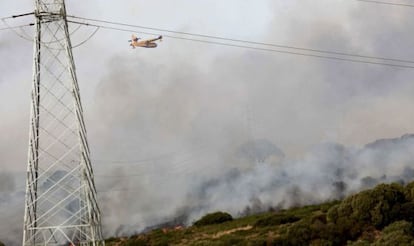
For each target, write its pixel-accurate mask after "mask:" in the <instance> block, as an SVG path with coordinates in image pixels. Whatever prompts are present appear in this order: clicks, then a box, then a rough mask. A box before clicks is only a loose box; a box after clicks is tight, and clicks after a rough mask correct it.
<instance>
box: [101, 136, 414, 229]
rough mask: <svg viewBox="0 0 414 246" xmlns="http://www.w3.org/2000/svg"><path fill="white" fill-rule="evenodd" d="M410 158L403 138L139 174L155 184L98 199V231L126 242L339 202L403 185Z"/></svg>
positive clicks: (408, 141)
mask: <svg viewBox="0 0 414 246" xmlns="http://www.w3.org/2000/svg"><path fill="white" fill-rule="evenodd" d="M246 144H249V142H247V143H246ZM246 144H242V145H241V146H243V148H244V147H245V145H246ZM252 151H253V150H252ZM413 153H414V135H404V136H402V137H401V138H394V139H381V140H377V141H375V142H373V143H369V144H367V145H365V146H363V147H361V148H356V147H346V146H343V145H340V144H336V143H324V144H319V145H316V146H314V147H313V148H312V149H311V150H310V151H309V152H308V153H307V154H306V155H305V156H304V157H303V158H302V159H297V160H287V159H284V160H280V159H277V160H273V161H269V162H263V163H257V162H254V161H251V162H250V166H249V167H239V166H237V165H236V164H237V162H235V163H234V164H235V165H233V166H230V165H222V167H221V168H220V170H219V171H218V172H217V173H216V175H214V177H212V176H209V175H205V173H204V172H201V171H199V170H198V171H195V172H194V173H191V175H183V174H181V173H175V174H173V177H170V178H167V177H165V176H164V177H159V175H160V174H159V171H156V172H154V173H152V172H151V171H150V172H148V171H145V172H146V173H145V174H143V175H142V177H143V178H144V177H145V179H148V178H150V179H152V180H153V181H155V180H157V181H156V182H149V183H147V184H145V183H143V182H139V181H134V180H133V179H132V178H128V183H129V185H127V186H125V187H124V188H128V189H131V190H124V192H120V193H116V194H118V196H114V195H105V196H104V197H102V196H101V198H102V202H101V204H104V209H103V211H104V214H105V218H106V220H105V229H106V232H107V233H108V235H114V234H115V235H118V236H119V235H131V234H133V233H138V232H141V231H143V230H145V229H146V228H148V227H149V226H151V225H158V226H166V225H171V224H184V225H189V224H191V223H192V222H193V221H194V220H196V219H198V218H200V217H201V216H202V215H204V214H206V213H208V212H212V211H217V210H222V211H227V212H230V213H231V214H233V216H241V215H246V214H252V213H257V212H263V211H269V210H277V209H280V208H289V207H292V206H300V205H308V204H315V203H320V202H324V201H329V200H335V199H342V198H343V197H344V196H346V195H349V194H352V193H355V192H358V191H360V190H362V189H367V188H371V187H373V186H375V185H376V184H378V183H383V182H386V183H390V182H398V183H403V184H404V183H407V182H409V181H411V180H413V178H414V171H413V167H414V161H413ZM258 155H259V156H260V155H261V153H260V152H258ZM235 156H237V154H235ZM236 158H237V157H236ZM240 161H241V162H242V161H243V159H242V158H241V159H240ZM193 165H197V162H194V163H193ZM171 168H172V167H171ZM119 170H120V169H119ZM164 171H165V170H164ZM180 174H181V175H180ZM124 175H125V176H124V177H125V178H126V177H127V175H128V174H127V172H126V170H125V173H124ZM161 180H163V181H164V183H163V182H160V181H161ZM151 184H152V185H153V187H151ZM171 187H172V188H173V189H171ZM134 189H136V190H134ZM121 191H122V190H121ZM150 191H152V192H150ZM171 192H174V193H173V194H171ZM109 194H111V193H109ZM128 194H129V195H128ZM131 196H133V197H134V198H133V199H131ZM119 217H122V218H119ZM109 219H111V220H109ZM115 221H118V223H116V222H115ZM168 222H170V223H168ZM111 226H114V227H111ZM111 228H112V229H111ZM111 230H112V231H111Z"/></svg>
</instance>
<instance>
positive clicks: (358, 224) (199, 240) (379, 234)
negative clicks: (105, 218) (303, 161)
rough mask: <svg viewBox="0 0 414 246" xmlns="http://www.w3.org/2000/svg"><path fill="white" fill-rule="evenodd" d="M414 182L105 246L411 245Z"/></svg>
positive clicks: (216, 217)
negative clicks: (339, 199) (317, 203)
mask: <svg viewBox="0 0 414 246" xmlns="http://www.w3.org/2000/svg"><path fill="white" fill-rule="evenodd" d="M413 223H414V182H412V183H410V184H407V185H406V186H402V185H400V184H381V185H378V186H376V187H375V188H373V189H370V190H365V191H362V192H360V193H357V194H354V195H351V196H349V197H347V198H345V199H344V200H342V201H332V202H327V203H324V204H320V205H312V206H305V207H298V208H291V209H288V210H281V211H277V212H268V213H263V214H257V215H252V216H247V217H243V218H239V219H234V220H233V218H232V217H231V216H230V215H229V214H227V213H224V212H216V213H212V214H207V215H205V216H203V217H202V218H201V219H200V220H198V221H196V222H195V223H194V226H191V227H188V228H181V227H179V228H170V229H167V228H163V229H158V230H153V231H151V232H149V233H146V234H142V235H136V236H132V237H130V238H111V239H108V240H107V241H106V245H151V246H153V245H199V246H202V245H246V246H248V245H282V246H283V245H326V246H328V245H329V246H335V245H352V246H365V245H413V246H414V226H413Z"/></svg>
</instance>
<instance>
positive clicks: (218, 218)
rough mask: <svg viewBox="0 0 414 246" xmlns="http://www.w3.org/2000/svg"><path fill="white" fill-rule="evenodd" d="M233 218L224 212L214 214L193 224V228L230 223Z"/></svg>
mask: <svg viewBox="0 0 414 246" xmlns="http://www.w3.org/2000/svg"><path fill="white" fill-rule="evenodd" d="M232 220H233V217H232V216H231V215H230V214H228V213H225V212H215V213H211V214H206V215H204V216H203V217H202V218H201V219H199V220H197V221H196V222H194V225H195V226H204V225H214V224H221V223H224V222H226V221H232Z"/></svg>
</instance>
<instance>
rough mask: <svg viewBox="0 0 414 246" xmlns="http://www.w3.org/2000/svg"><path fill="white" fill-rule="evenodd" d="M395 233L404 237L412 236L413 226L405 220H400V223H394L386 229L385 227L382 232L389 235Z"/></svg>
mask: <svg viewBox="0 0 414 246" xmlns="http://www.w3.org/2000/svg"><path fill="white" fill-rule="evenodd" d="M396 231H400V232H402V233H403V234H406V235H413V232H414V228H413V224H412V223H410V222H408V221H405V220H400V221H396V222H394V223H392V224H390V225H388V226H387V227H385V228H384V229H383V230H382V233H383V234H390V233H392V232H396Z"/></svg>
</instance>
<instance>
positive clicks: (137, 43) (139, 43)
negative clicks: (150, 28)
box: [128, 34, 162, 49]
mask: <svg viewBox="0 0 414 246" xmlns="http://www.w3.org/2000/svg"><path fill="white" fill-rule="evenodd" d="M158 40H159V41H162V36H161V35H160V36H158V38H153V39H144V40H141V39H140V38H138V37H137V36H136V35H135V34H132V37H131V39H130V40H128V42H130V44H129V45H130V46H131V47H132V48H133V49H135V47H142V48H155V47H157V44H156V43H155V41H158Z"/></svg>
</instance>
